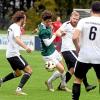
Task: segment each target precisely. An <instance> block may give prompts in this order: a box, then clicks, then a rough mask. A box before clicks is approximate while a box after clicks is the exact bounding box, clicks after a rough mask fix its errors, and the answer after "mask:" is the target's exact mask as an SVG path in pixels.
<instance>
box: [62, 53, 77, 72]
mask: <svg viewBox="0 0 100 100" xmlns="http://www.w3.org/2000/svg"><path fill="white" fill-rule="evenodd" d="M62 55H63V58H64V60H65V63H66V65H67V68H68V70H69V69H70V68H72V67H73V68H74V66H75V63H76V60H77V54H76V51H64V52H62Z"/></svg>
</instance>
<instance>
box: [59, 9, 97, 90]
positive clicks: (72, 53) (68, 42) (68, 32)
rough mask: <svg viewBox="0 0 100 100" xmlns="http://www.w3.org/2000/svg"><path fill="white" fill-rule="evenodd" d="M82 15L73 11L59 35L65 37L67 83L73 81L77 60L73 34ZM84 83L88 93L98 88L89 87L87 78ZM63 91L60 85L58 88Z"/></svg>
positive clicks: (63, 52) (64, 51)
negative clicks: (61, 34) (62, 34)
mask: <svg viewBox="0 0 100 100" xmlns="http://www.w3.org/2000/svg"><path fill="white" fill-rule="evenodd" d="M79 18H80V15H79V13H78V12H76V11H73V12H72V14H71V16H70V20H69V21H67V22H65V23H63V24H62V26H61V27H60V28H59V29H58V31H57V32H58V33H59V32H60V33H61V32H63V33H64V34H65V35H64V36H62V46H61V53H62V56H63V58H64V60H65V63H66V65H67V68H68V71H67V72H66V83H67V82H68V81H69V80H70V79H71V76H72V75H73V74H74V67H75V63H76V60H77V55H78V54H77V52H76V48H75V46H74V43H73V41H72V36H73V32H74V30H75V27H76V25H77V23H78V21H79ZM83 83H84V85H85V88H86V91H90V90H92V89H94V88H95V87H96V86H92V85H89V84H88V82H87V78H86V76H85V78H84V80H83ZM58 89H59V90H61V88H60V85H59V87H58Z"/></svg>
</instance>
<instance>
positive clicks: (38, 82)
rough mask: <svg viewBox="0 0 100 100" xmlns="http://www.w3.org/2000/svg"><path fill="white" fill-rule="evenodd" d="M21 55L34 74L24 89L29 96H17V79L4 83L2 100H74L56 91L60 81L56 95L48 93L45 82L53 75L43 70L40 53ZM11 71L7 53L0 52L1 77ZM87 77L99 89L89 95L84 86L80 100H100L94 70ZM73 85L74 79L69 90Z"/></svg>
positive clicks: (0, 91)
mask: <svg viewBox="0 0 100 100" xmlns="http://www.w3.org/2000/svg"><path fill="white" fill-rule="evenodd" d="M21 54H22V55H23V56H24V58H25V59H26V60H27V61H28V62H29V64H30V65H31V66H32V69H33V74H32V76H31V78H30V79H29V81H28V82H27V84H26V85H25V87H24V91H25V92H27V93H28V95H27V96H16V95H15V89H16V87H17V85H18V83H19V81H20V78H16V79H13V80H11V81H8V82H6V83H4V84H3V85H2V86H1V87H0V100H72V99H71V93H67V92H62V91H57V90H56V88H57V86H58V84H59V82H60V79H58V80H56V81H54V83H53V85H54V88H55V92H54V93H52V92H49V91H47V88H46V86H45V85H44V82H45V80H47V79H48V78H49V76H50V75H51V74H52V73H51V72H47V71H46V70H45V69H44V68H43V60H42V57H41V55H40V52H36V51H34V52H33V53H32V54H27V53H26V52H25V51H22V52H21ZM11 71H12V69H11V67H10V65H9V64H8V62H7V60H6V58H5V51H0V77H3V76H5V75H7V74H8V73H9V72H11ZM87 77H88V81H89V83H91V84H96V85H97V88H96V89H95V90H93V91H90V92H88V93H87V92H86V91H85V89H84V86H83V84H82V86H81V87H82V88H81V96H80V100H99V99H100V94H99V92H98V83H97V80H96V77H95V74H94V71H93V70H92V69H91V70H90V71H89V72H88V74H87ZM72 83H73V78H72V79H71V80H70V81H69V83H68V87H69V88H71V87H72Z"/></svg>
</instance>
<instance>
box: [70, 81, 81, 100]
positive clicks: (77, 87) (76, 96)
mask: <svg viewBox="0 0 100 100" xmlns="http://www.w3.org/2000/svg"><path fill="white" fill-rule="evenodd" d="M80 87H81V85H80V84H77V83H74V84H73V88H72V100H79V96H80Z"/></svg>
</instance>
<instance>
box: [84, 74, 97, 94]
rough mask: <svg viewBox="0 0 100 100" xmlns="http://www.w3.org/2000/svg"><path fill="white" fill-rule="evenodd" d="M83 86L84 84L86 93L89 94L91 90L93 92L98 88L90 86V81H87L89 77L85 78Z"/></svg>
mask: <svg viewBox="0 0 100 100" xmlns="http://www.w3.org/2000/svg"><path fill="white" fill-rule="evenodd" d="M83 84H84V86H85V89H86V91H87V92H89V91H90V90H93V89H95V88H96V86H95V85H89V83H88V81H87V77H86V76H85V77H84V78H83Z"/></svg>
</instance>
